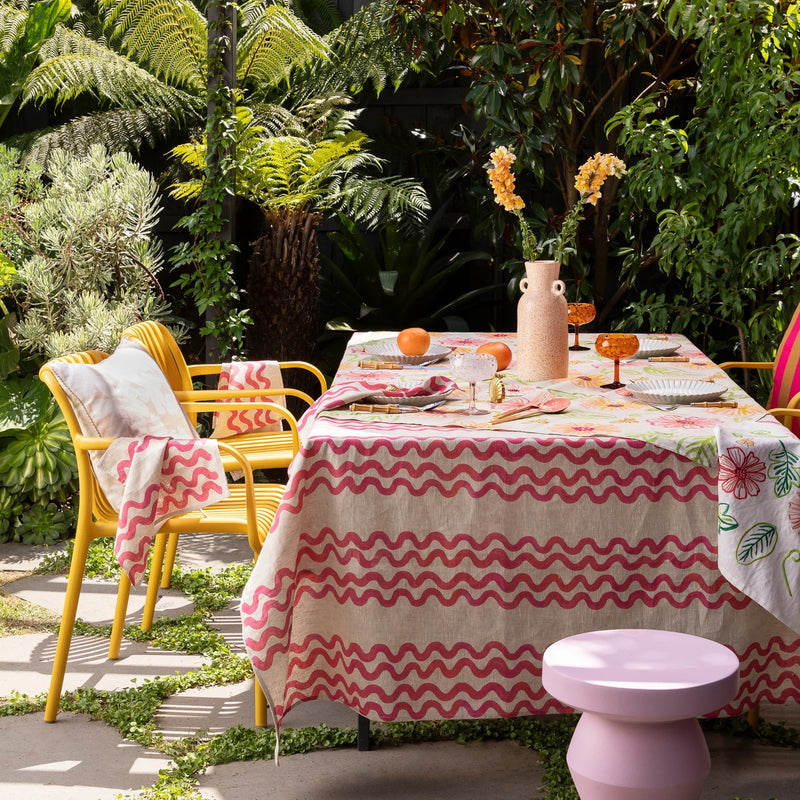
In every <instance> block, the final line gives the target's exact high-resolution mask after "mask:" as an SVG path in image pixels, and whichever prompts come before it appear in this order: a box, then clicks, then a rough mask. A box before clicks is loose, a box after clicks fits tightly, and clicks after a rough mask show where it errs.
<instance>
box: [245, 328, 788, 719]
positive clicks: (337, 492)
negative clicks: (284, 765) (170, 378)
mask: <svg viewBox="0 0 800 800" xmlns="http://www.w3.org/2000/svg"><path fill="white" fill-rule="evenodd" d="M387 335H388V334H387ZM369 338H379V335H378V334H371V335H370V336H367V335H363V334H361V335H359V334H357V335H356V336H355V337H354V339H353V341H352V342H351V344H350V346H349V347H348V350H347V352H346V354H345V358H344V360H343V363H342V366H341V368H340V370H339V373H337V377H336V380H335V382H334V386H333V388H334V389H335V388H336V387H337V386H341V385H342V384H345V383H346V382H347V381H349V380H378V381H383V382H384V383H386V382H394V383H395V384H397V383H399V384H401V385H405V384H407V383H411V382H414V381H420V380H423V379H424V378H425V377H426V376H429V375H430V374H431V373H432V372H433V373H439V374H448V369H447V363H446V362H444V363H443V364H439V365H432V366H431V367H429V368H425V369H421V370H402V371H393V372H391V373H389V374H387V373H386V372H382V371H381V372H380V374H379V371H374V372H373V371H370V370H363V369H358V368H357V366H356V364H357V362H358V360H359V359H363V358H364V357H365V356H364V350H363V344H364V342H365V341H367V340H368V339H369ZM497 338H500V339H502V340H503V341H507V342H508V343H509V345H510V346H511V347H512V349H513V345H514V338H513V335H508V334H505V335H503V334H472V335H463V336H452V335H437V336H435V337H434V341H435V343H437V344H445V345H447V346H449V347H453V348H461V347H463V348H469V349H474V348H475V347H476V346H477V345H479V344H480V343H482V342H483V341H487V340H492V339H497ZM591 338H592V337H584V336H582V339H584V340H585V341H589V342H590V341H591ZM674 341H675V342H677V343H678V344H679V345H680V351H679V352H680V354H687V355H689V357H690V359H691V360H690V362H688V363H685V364H669V365H667V364H655V363H653V362H642V363H636V362H635V361H631V362H625V363H623V365H622V376H623V380H625V379H626V378H629V379H630V378H633V377H635V376H636V375H637V374H638V375H642V374H644V375H653V374H656V370H657V371H658V373H659V374H664V372H663V371H665V370H668V372H669V374H671V375H673V376H676V375H677V376H680V375H684V376H685V375H687V374H688V375H713V376H714V377H715V378H716V379H717V380H718V381H719V382H720V385H724V386H725V387H726V399H727V398H728V397H732V398H734V399H736V400H737V401H738V402H739V406H738V408H736V409H689V408H683V407H682V408H679V409H676V410H675V411H671V412H664V411H657V410H655V409H652V408H650V407H649V406H644V405H643V404H637V403H635V402H634V401H633V399H632V398H631V397H630V395H629V394H628V395H626V394H625V392H624V390H620V391H619V392H608V391H605V390H602V389H600V388H599V385H600V384H601V383H604V382H606V381H608V380H609V379H610V370H611V368H612V365H611V362H609V361H607V360H605V359H601V358H600V357H599V356H597V355H596V354H594V353H593V352H592V351H590V352H588V353H584V354H580V355H579V356H577V357H573V358H571V366H570V374H569V376H568V378H567V379H566V380H565V381H558V382H546V383H543V384H542V383H539V384H530V385H526V384H522V383H519V382H516V381H515V380H514V378H513V370H514V365H515V364H514V362H513V361H512V363H511V365H510V367H509V370H508V388H509V397H508V399H507V400H506V401H505V403H504V405H505V404H513V403H514V402H519V401H520V398H521V397H522V396H524V394H525V392H526V391H528V390H529V389H530V390H533V389H537V388H542V387H543V386H544V388H547V389H549V390H550V391H552V392H554V393H556V394H559V395H564V396H568V397H570V399H571V401H572V404H571V406H570V409H569V410H568V412H565V413H564V414H563V415H558V416H556V415H554V416H551V417H536V418H533V419H531V420H528V421H525V422H524V423H519V424H516V423H515V424H513V425H512V424H509V425H503V426H489V425H487V424H486V419H485V418H484V419H482V418H481V417H474V418H469V417H465V416H463V415H460V414H458V413H457V412H458V411H459V410H460V408H459V403H458V402H453V403H450V402H448V403H447V404H446V405H445V406H444V407H443V408H446V409H447V410H445V411H441V409H437V410H436V411H435V412H432V413H426V414H416V413H412V414H403V415H402V416H397V415H395V416H391V415H370V414H363V413H359V414H354V413H350V412H348V411H341V410H339V411H333V410H330V409H327V410H324V411H323V410H320V407H318V408H317V409H314V408H312V410H311V414H312V416H311V417H310V420H309V423H308V424H307V425H306V426H305V428H304V434H303V439H304V441H303V447H302V449H301V452H300V454H299V455H298V457H297V458H296V459H295V461H294V462H293V464H292V466H291V468H290V474H289V482H288V486H287V491H286V494H285V497H284V501H283V503H282V505H281V507H280V509H279V511H278V514H277V516H276V520H275V524H274V526H273V529H272V531H271V533H270V535H269V536H268V537H267V541H266V542H265V546H264V550H263V551H262V554H261V556H260V558H259V560H258V562H257V564H256V566H255V569H254V571H253V575H252V577H251V578H250V580H249V581H248V584H247V586H246V588H245V591H244V595H243V603H242V620H243V629H244V638H245V644H246V647H247V649H248V653H249V655H250V658H251V660H252V662H253V665H254V668H255V670H256V674H257V676H258V678H259V680H260V681H261V683H262V685H263V686H264V688H265V690H266V692H267V694H268V697H269V698H270V700H271V702H272V704H273V706H274V710H275V713H276V717H277V720H278V722H279V723H280V721H281V719H282V718H283V716H284V715H285V713H286V712H287V711H288V710H289V709H290V708H291V707H292V706H293V705H294V704H296V703H298V702H301V701H304V700H309V699H314V698H317V697H326V698H330V699H333V700H337V701H341V702H343V703H345V704H346V705H348V706H350V707H351V708H353V709H355V710H357V711H358V712H359V713H361V714H364V715H365V716H368V717H370V718H372V719H381V720H385V721H391V720H409V719H426V718H427V719H429V718H467V717H472V718H477V717H493V716H516V715H520V714H534V713H546V712H550V711H554V712H563V711H565V710H566V709H565V707H563V706H562V705H561V704H559V703H558V702H557V701H555V700H554V699H553V698H550V697H549V696H548V695H547V694H546V692H545V691H544V690H543V688H542V686H541V658H542V654H543V652H544V650H545V649H546V647H547V646H548V645H549V644H551V643H553V642H554V641H556V640H558V639H560V638H563V637H565V636H569V635H572V634H575V633H580V632H583V631H587V630H598V629H603V628H636V627H655V628H664V629H670V630H678V631H685V632H687V633H694V634H697V635H702V636H706V637H709V638H712V639H714V640H716V641H719V642H722V643H725V644H727V645H729V646H730V647H731V648H732V649H733V650H734V651H735V652H736V654H737V656H738V657H739V659H740V661H741V663H742V671H741V687H740V692H739V694H738V696H737V697H736V699H735V700H734V701H732V702H731V703H730V704H729V705H728V706H726V708H725V709H723V713H727V714H734V713H739V712H740V711H742V710H744V709H746V708H748V707H749V706H750V705H752V704H753V703H755V702H757V701H758V700H760V699H764V700H768V701H772V702H779V701H780V700H782V699H784V698H785V697H790V696H791V697H800V669H798V667H800V637H798V635H797V634H795V633H794V632H793V631H792V630H791V629H790V628H788V627H787V626H785V625H784V624H782V623H781V622H779V621H778V620H777V619H775V618H774V617H773V616H772V615H770V614H768V613H767V612H766V611H765V610H764V609H762V608H761V607H759V606H758V605H757V604H756V603H754V602H753V601H752V600H751V599H750V598H749V597H747V596H745V595H744V594H743V593H742V592H740V591H739V590H737V589H736V588H734V587H733V586H732V585H731V584H730V583H729V582H728V581H727V580H726V579H725V577H724V576H723V575H722V574H721V573H720V570H719V566H718V562H717V544H718V537H717V469H716V460H717V445H716V435H715V431H716V428H717V427H718V425H719V424H720V423H723V422H730V421H732V420H735V421H737V422H738V423H739V424H743V425H745V426H747V427H748V429H749V430H750V431H751V434H752V436H753V437H754V438H758V437H763V438H764V439H765V440H775V441H777V440H780V438H781V437H782V436H784V432H783V430H782V429H781V426H780V425H779V424H777V423H773V422H772V420H771V419H770V420H766V421H764V420H762V419H761V418H762V417H763V415H764V410H763V409H762V408H761V407H760V406H758V404H757V403H755V402H754V401H753V400H752V399H751V398H749V397H748V396H747V395H746V394H745V393H744V392H742V390H741V389H738V387H736V386H735V385H734V384H733V383H732V382H731V381H730V379H729V378H727V377H726V376H725V375H724V374H723V373H722V372H721V371H719V370H718V369H717V368H716V367H715V366H714V365H713V364H712V363H711V362H710V361H709V360H708V359H707V358H706V357H705V356H704V355H703V354H702V353H701V352H700V351H699V350H697V348H695V347H694V346H693V345H691V344H690V343H689V342H688V341H687V340H686V339H684V338H683V337H675V338H674ZM515 396H516V400H515ZM481 404H483V405H484V407H487V408H488V406H487V405H486V394H485V387H482V388H481V390H480V391H479V405H481ZM462 405H464V406H465V405H466V399H464V401H463V402H462ZM501 407H502V406H501ZM658 420H660V421H658ZM629 430H630V431H631V433H632V434H633V435H632V436H631V437H628V435H627V434H628V431H629Z"/></svg>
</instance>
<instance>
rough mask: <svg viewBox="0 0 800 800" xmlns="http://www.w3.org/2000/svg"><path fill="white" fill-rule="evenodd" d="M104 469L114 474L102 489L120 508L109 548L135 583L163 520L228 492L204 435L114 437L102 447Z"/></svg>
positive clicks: (216, 453) (218, 462) (216, 457)
mask: <svg viewBox="0 0 800 800" xmlns="http://www.w3.org/2000/svg"><path fill="white" fill-rule="evenodd" d="M103 469H104V471H107V474H109V475H111V476H113V477H114V478H115V479H116V486H115V487H114V490H113V491H111V492H107V494H108V499H109V502H110V503H111V505H112V506H114V508H115V509H116V510H117V511H119V524H118V526H117V535H116V539H115V542H114V554H115V555H116V557H117V560H118V561H119V563H120V566H121V567H122V569H123V570H125V572H126V573H127V575H128V577H129V578H130V580H131V584H133V586H134V587H136V586H138V585H139V583H140V582H141V579H142V575H143V574H144V571H145V568H146V566H147V554H148V551H149V549H150V545H151V543H152V541H153V538H154V537H155V535H156V533H158V530H159V528H160V527H161V526H162V525H163V524H164V522H166V521H167V520H168V519H169V518H170V517H174V516H176V515H177V514H183V513H185V512H188V511H196V510H197V509H200V508H203V507H204V506H208V505H211V504H212V503H217V502H219V501H220V500H223V499H224V498H226V497H227V496H228V494H229V491H228V484H227V482H226V480H225V470H224V469H223V467H222V460H221V458H220V455H219V447H218V445H217V443H216V442H214V441H211V440H209V439H169V438H166V437H160V436H145V437H144V438H143V439H130V438H123V439H117V440H116V441H115V442H114V443H113V444H112V445H111V447H109V448H108V450H107V451H105V453H103Z"/></svg>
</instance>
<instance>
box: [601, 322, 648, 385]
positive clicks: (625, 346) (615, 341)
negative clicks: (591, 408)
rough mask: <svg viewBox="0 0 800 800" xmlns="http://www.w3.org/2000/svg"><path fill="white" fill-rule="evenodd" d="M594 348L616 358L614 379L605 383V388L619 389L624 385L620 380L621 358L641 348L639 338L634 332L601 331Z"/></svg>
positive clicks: (606, 355)
mask: <svg viewBox="0 0 800 800" xmlns="http://www.w3.org/2000/svg"><path fill="white" fill-rule="evenodd" d="M594 349H595V350H597V352H598V353H600V355H601V356H605V357H606V358H613V359H614V380H613V382H612V383H604V384H603V386H602V388H603V389H619V388H620V387H621V386H624V385H625V384H624V383H620V380H619V360H620V359H621V358H628V357H630V356H632V355H634V354H635V353H636V351H637V350H638V349H639V339H638V338H637V337H636V336H635V335H634V334H632V333H601V334H599V335H598V337H597V339H596V340H595V343H594Z"/></svg>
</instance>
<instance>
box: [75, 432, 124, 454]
mask: <svg viewBox="0 0 800 800" xmlns="http://www.w3.org/2000/svg"><path fill="white" fill-rule="evenodd" d="M116 441H117V440H116V439H115V438H113V437H108V436H105V437H99V436H84V435H83V434H82V433H76V434H75V436H73V437H72V444H73V446H74V447H75V449H76V450H108V448H109V447H111V445H112V444H114V442H116Z"/></svg>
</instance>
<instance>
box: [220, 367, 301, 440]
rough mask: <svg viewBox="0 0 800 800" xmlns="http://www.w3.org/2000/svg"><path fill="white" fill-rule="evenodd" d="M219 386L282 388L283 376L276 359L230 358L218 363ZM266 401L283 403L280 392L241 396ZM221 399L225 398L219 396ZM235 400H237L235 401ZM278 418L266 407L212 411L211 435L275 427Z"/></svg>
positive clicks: (221, 435)
mask: <svg viewBox="0 0 800 800" xmlns="http://www.w3.org/2000/svg"><path fill="white" fill-rule="evenodd" d="M218 388H219V389H283V377H282V376H281V368H280V365H279V364H278V362H277V361H233V362H230V363H227V364H223V365H222V370H221V371H220V374H219V383H218ZM265 400H266V401H267V402H269V403H275V404H276V405H280V406H283V407H284V408H285V407H286V398H285V397H284V396H283V395H278V396H267V397H243V398H242V399H241V402H243V403H248V402H249V403H257V402H259V401H262V402H263V401H265ZM218 402H220V403H225V402H226V401H225V400H219V401H218ZM237 402H239V401H237ZM282 427H283V426H282V423H281V418H280V417H279V416H278V415H276V414H274V413H273V412H271V411H268V410H267V409H253V411H220V412H216V413H215V414H214V432H213V433H212V434H211V436H212V437H213V438H214V439H224V438H225V437H226V436H234V435H236V434H239V433H253V432H255V431H279V430H281V429H282Z"/></svg>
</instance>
